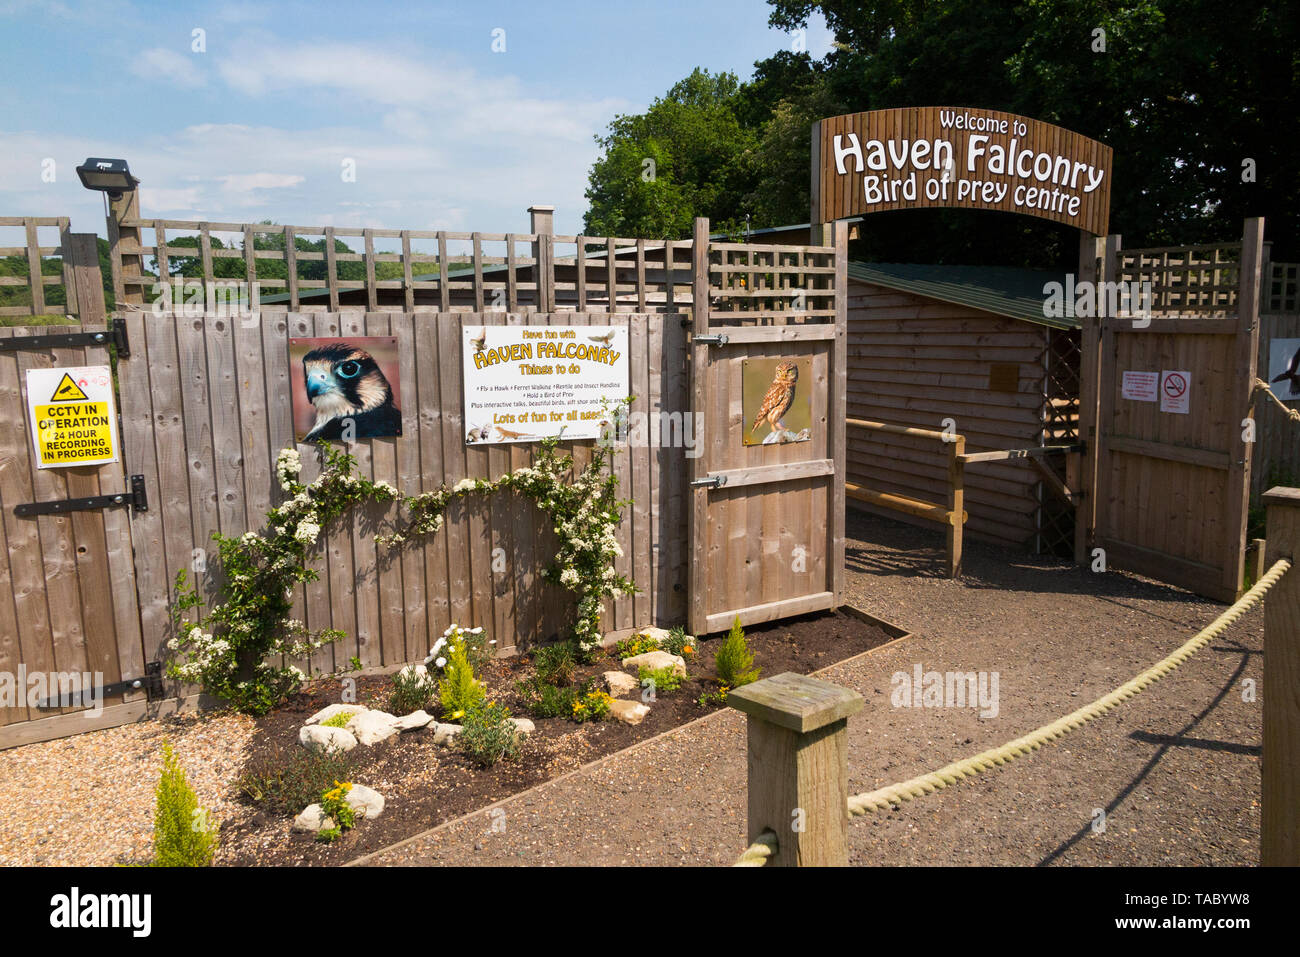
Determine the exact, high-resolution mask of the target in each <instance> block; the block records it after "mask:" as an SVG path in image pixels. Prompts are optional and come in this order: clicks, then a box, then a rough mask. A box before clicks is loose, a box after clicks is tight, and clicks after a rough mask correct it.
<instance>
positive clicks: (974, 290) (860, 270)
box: [849, 262, 1079, 329]
mask: <svg viewBox="0 0 1300 957" xmlns="http://www.w3.org/2000/svg"><path fill="white" fill-rule="evenodd" d="M849 278H850V279H857V280H859V281H860V282H869V283H872V284H874V285H877V286H885V287H886V288H888V289H897V290H899V291H901V292H910V293H915V294H916V295H918V296H925V297H927V298H929V299H938V300H940V301H942V302H950V303H953V304H954V305H958V306H969V307H971V308H972V309H982V310H983V311H985V312H991V313H993V314H994V315H998V316H1006V317H1007V318H1009V319H1023V320H1024V321H1026V322H1035V323H1038V324H1039V325H1044V326H1051V327H1052V328H1054V329H1078V328H1079V320H1078V319H1076V318H1073V317H1069V318H1064V317H1048V316H1044V315H1043V301H1044V298H1045V297H1044V294H1043V286H1044V285H1046V284H1047V283H1049V282H1059V283H1062V284H1064V282H1065V273H1064V272H1054V271H1052V270H1050V269H1019V268H1016V267H1013V266H933V265H923V264H917V263H861V262H850V263H849Z"/></svg>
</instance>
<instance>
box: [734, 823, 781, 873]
mask: <svg viewBox="0 0 1300 957" xmlns="http://www.w3.org/2000/svg"><path fill="white" fill-rule="evenodd" d="M776 848H777V843H776V832H775V831H764V832H763V833H762V834H760V835H758V840H757V841H755V842H754V843H753V844H751V845H749V847H747V848H745V853H744V854H741V855H740V857H738V858H737V859H736V863H734V864H732V865H731V866H732V867H762V866H763V865H764V864H766V863H767V859H768V858H769V857H771V856H772V855H773V854H775V853H776Z"/></svg>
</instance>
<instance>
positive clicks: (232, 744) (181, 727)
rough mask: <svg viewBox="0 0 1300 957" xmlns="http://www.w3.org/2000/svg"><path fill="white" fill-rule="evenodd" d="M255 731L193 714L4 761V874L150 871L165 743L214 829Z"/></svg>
mask: <svg viewBox="0 0 1300 957" xmlns="http://www.w3.org/2000/svg"><path fill="white" fill-rule="evenodd" d="M252 730H253V722H252V720H251V719H248V718H245V717H243V716H241V715H237V714H222V715H193V714H190V715H182V716H177V717H171V718H166V719H163V720H159V721H145V722H141V723H140V724H130V725H124V726H123V727H120V728H109V729H107V730H104V731H92V732H90V733H88V734H80V735H76V736H74V737H71V738H63V739H61V740H58V741H46V742H43V743H41V744H29V745H25V746H24V747H20V748H11V749H9V750H7V751H0V794H4V795H6V797H7V800H6V801H5V811H4V813H3V814H0V866H4V867H12V866H16V865H30V864H51V865H53V864H75V865H112V864H117V863H145V862H147V861H148V860H150V858H151V857H152V856H153V810H154V788H155V787H156V786H157V784H158V776H159V773H160V772H161V770H162V754H161V749H162V743H163V741H164V740H167V741H170V742H171V745H172V747H173V749H174V750H175V752H176V756H177V758H179V759H180V762H181V764H182V766H183V767H184V768H185V774H186V777H187V778H188V779H189V782H190V784H191V785H193V787H194V790H195V793H196V794H197V795H198V799H199V804H200V805H201V806H203V807H206V808H208V810H209V811H211V812H212V813H213V816H214V817H215V818H216V820H218V821H220V820H222V819H224V818H225V817H226V816H227V815H228V814H232V813H236V809H235V808H234V806H233V804H234V798H235V795H234V794H233V793H232V792H231V790H230V787H229V782H230V781H231V779H233V778H234V777H235V775H236V774H238V773H239V771H240V769H241V768H242V767H243V763H244V748H245V747H246V746H247V744H248V741H249V739H250V738H251V735H252Z"/></svg>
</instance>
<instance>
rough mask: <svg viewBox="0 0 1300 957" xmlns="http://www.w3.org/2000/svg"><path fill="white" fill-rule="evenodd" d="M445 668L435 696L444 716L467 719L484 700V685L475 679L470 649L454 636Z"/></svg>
mask: <svg viewBox="0 0 1300 957" xmlns="http://www.w3.org/2000/svg"><path fill="white" fill-rule="evenodd" d="M447 648H448V651H447V665H446V667H445V668H443V676H442V678H441V679H440V680H439V681H438V695H439V698H440V700H441V702H442V711H443V714H444V715H445V716H446V717H447V718H448V719H450V720H452V721H456V720H459V719H460V718H467V719H468V717H469V715H470V713H471V712H472V711H473V710H474V708H475V707H477V706H478V705H479V704H480V703H481V702H482V701H483V700H484V699H485V698H486V697H487V692H486V691H485V690H484V688H483V682H481V681H479V680H478V679H477V678H475V677H474V666H473V665H472V664H470V660H469V649H468V646H467V645H466V643H465V640H464V639H463V638H462V637H460V636H459V635H455V636H453V637H452V639H451V640H450V641H449V642H448V644H447Z"/></svg>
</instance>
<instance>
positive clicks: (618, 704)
mask: <svg viewBox="0 0 1300 957" xmlns="http://www.w3.org/2000/svg"><path fill="white" fill-rule="evenodd" d="M609 713H610V714H611V715H613V716H614V717H615V718H616V719H618V720H619V721H622V722H623V723H624V724H640V723H641V722H642V721H644V720H645V716H646V715H648V714H649V713H650V707H649V706H648V705H644V704H642V703H641V702H640V701H628V700H626V699H625V698H615V699H614V700H613V701H612V702H610V705H609Z"/></svg>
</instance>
